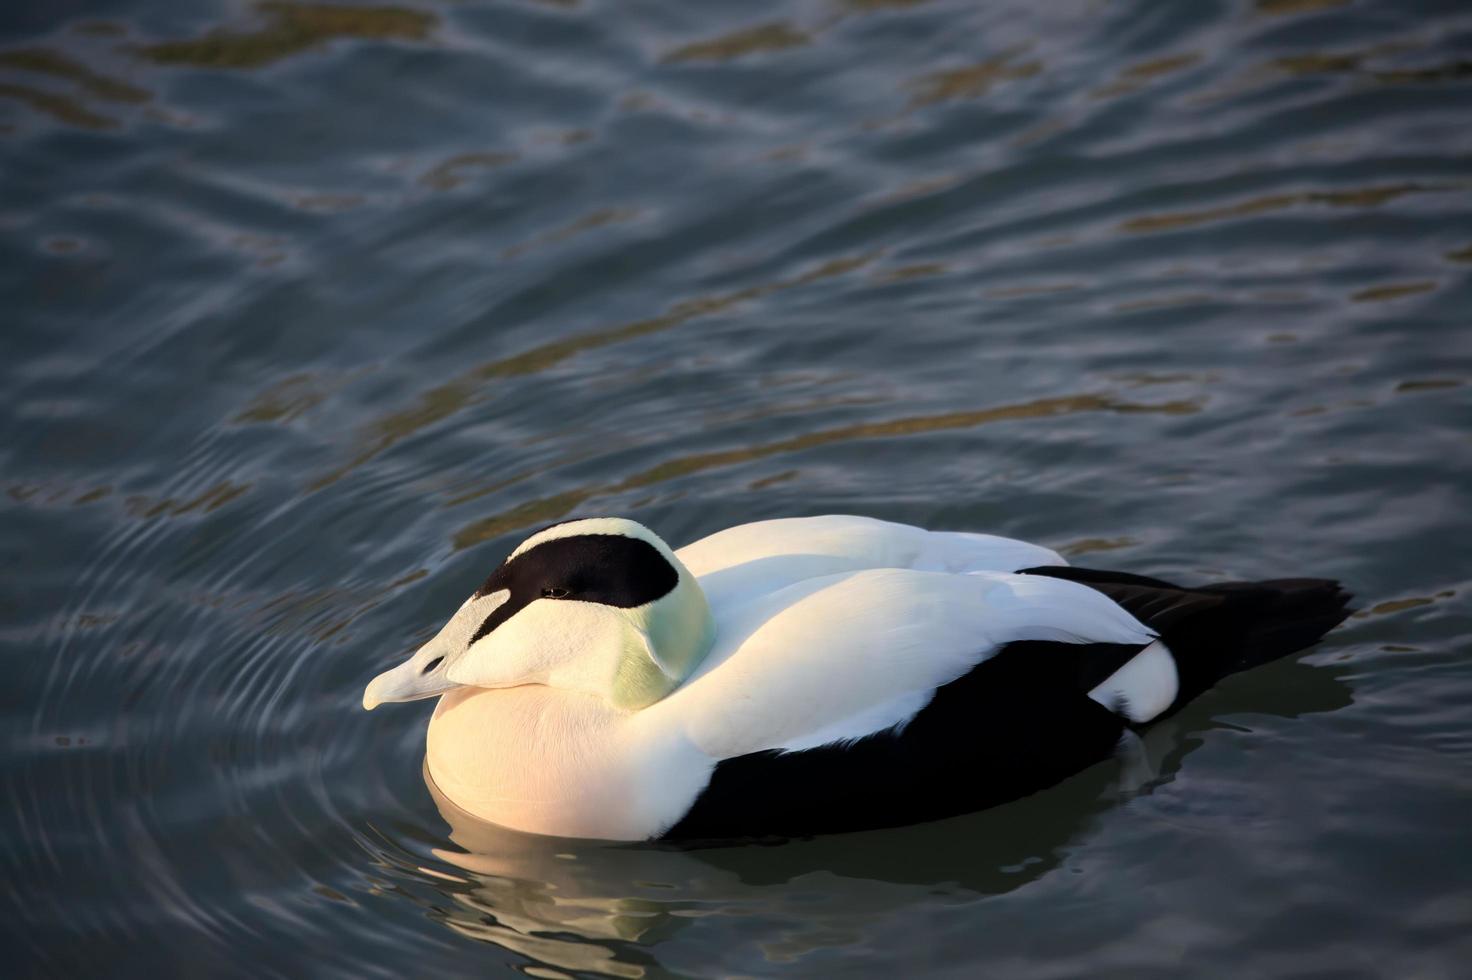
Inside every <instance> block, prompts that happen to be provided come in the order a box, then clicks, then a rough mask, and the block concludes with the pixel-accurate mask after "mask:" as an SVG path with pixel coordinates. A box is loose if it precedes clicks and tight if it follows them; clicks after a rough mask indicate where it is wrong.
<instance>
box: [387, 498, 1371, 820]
mask: <svg viewBox="0 0 1472 980" xmlns="http://www.w3.org/2000/svg"><path fill="white" fill-rule="evenodd" d="M1347 599H1348V596H1347V595H1346V594H1345V593H1344V592H1343V591H1342V590H1341V589H1340V588H1339V586H1338V584H1337V583H1334V582H1330V581H1326V580H1321V579H1284V580H1279V581H1272V582H1260V583H1227V584H1220V585H1211V586H1204V587H1199V588H1180V587H1177V586H1174V585H1171V584H1169V583H1166V582H1162V581H1159V580H1156V579H1150V578H1146V577H1143V576H1138V575H1131V574H1127V573H1121V572H1108V571H1096V570H1091V569H1082V568H1073V567H1070V566H1068V565H1067V564H1066V563H1065V562H1064V561H1063V560H1062V559H1061V558H1060V557H1059V556H1058V555H1057V554H1055V553H1054V552H1052V551H1049V550H1048V549H1046V548H1041V547H1038V546H1035V545H1030V544H1026V543H1023V542H1020V541H1013V540H1009V539H1006V538H999V537H994V536H991V535H983V534H969V533H960V532H932V531H925V530H922V529H920V528H914V527H909V526H906V525H901V524H893V523H889V522H884V521H878V520H873V519H870V518H862V517H843V516H829V517H813V518H794V519H787V520H776V521H762V522H758V523H755V524H746V525H740V526H738V527H734V528H730V529H727V530H725V531H721V532H718V533H716V534H713V535H711V536H710V537H707V538H704V539H702V540H700V541H697V542H695V543H694V544H691V545H688V546H686V547H684V548H681V549H680V550H679V551H672V550H671V549H670V548H669V547H668V546H667V545H665V544H664V542H663V541H661V540H660V539H659V538H658V537H657V536H655V535H654V534H653V533H652V532H650V531H649V530H648V529H647V528H644V527H643V526H641V525H639V524H636V523H634V522H632V521H627V520H622V519H615V518H594V519H587V520H578V521H570V522H566V523H563V524H558V525H554V526H552V527H550V528H547V529H544V530H543V531H540V532H538V533H537V534H535V535H533V536H532V537H531V538H529V539H528V540H527V541H526V542H525V543H524V544H522V545H521V546H520V547H519V548H517V549H516V551H514V552H513V553H512V555H511V556H510V557H509V558H508V559H507V560H506V562H505V563H503V564H502V565H501V566H500V567H499V568H498V569H497V570H496V571H495V572H494V573H493V574H492V575H491V576H490V578H489V579H487V581H486V582H485V584H484V585H483V586H482V587H481V588H480V589H479V590H478V591H477V592H476V593H475V594H474V595H473V596H471V598H470V599H468V600H467V601H466V602H465V604H464V605H463V606H462V607H461V609H460V610H459V612H457V613H456V614H455V616H454V617H453V618H452V619H451V620H450V622H449V623H448V624H447V625H446V626H445V628H444V629H443V630H442V631H441V632H440V634H439V635H438V636H436V637H435V638H434V639H433V640H431V641H430V642H429V643H427V644H426V645H425V646H424V647H423V648H421V650H420V651H419V652H418V653H416V654H415V655H414V656H413V657H412V658H410V660H409V661H408V662H406V663H405V664H403V665H401V666H400V667H398V668H395V669H393V670H391V671H388V672H386V673H385V674H382V675H380V676H379V677H378V678H375V679H374V681H373V682H372V683H371V684H370V685H369V686H368V689H367V691H366V692H365V694H364V705H365V707H369V708H371V707H374V706H375V705H376V704H378V703H380V702H382V701H390V700H411V699H414V698H418V697H428V696H432V695H436V694H444V697H443V698H441V701H440V704H439V706H438V707H437V709H436V711H435V713H434V716H433V719H432V720H431V722H430V728H429V735H428V753H427V769H428V772H429V774H430V777H431V778H432V779H433V780H434V782H435V784H436V787H437V788H438V789H439V790H440V791H441V792H442V793H443V794H444V795H445V796H447V797H448V798H449V799H450V800H452V801H453V802H454V803H456V804H457V805H459V806H460V807H461V808H462V809H464V810H466V811H468V812H469V813H471V814H473V815H475V816H478V817H480V818H482V819H485V820H489V821H491V822H493V823H498V824H502V825H504V826H509V827H512V828H514V829H518V830H524V831H528V832H534V833H542V834H552V835H558V836H569V837H593V838H605V839H617V840H637V839H645V838H654V837H670V838H733V837H748V836H769V835H781V836H793V835H807V834H816V833H826V832H834V831H844V830H857V829H864V828H872V827H882V826H893V825H898V824H904V823H912V822H916V821H920V820H929V819H935V818H939V817H944V816H950V815H953V814H956V813H962V812H966V811H969V810H975V809H980V808H982V807H986V806H991V805H994V804H998V803H1003V802H1006V801H1008V800H1012V799H1016V798H1018V797H1020V796H1024V795H1027V794H1029V793H1032V792H1035V791H1037V790H1040V789H1043V788H1044V787H1047V786H1049V785H1052V784H1053V783H1056V782H1058V781H1060V780H1062V779H1064V778H1066V777H1067V776H1069V775H1072V774H1073V773H1075V772H1078V771H1080V770H1082V769H1084V768H1086V767H1088V766H1089V765H1091V764H1093V763H1094V762H1097V761H1099V760H1101V759H1103V758H1106V757H1108V756H1109V755H1110V754H1111V753H1112V752H1113V751H1114V749H1115V746H1116V745H1117V744H1118V742H1119V740H1120V738H1121V736H1122V735H1123V734H1124V733H1125V731H1126V730H1127V729H1128V728H1131V727H1139V726H1142V725H1147V724H1149V723H1150V722H1152V721H1155V720H1157V719H1159V718H1161V717H1164V716H1166V715H1168V714H1170V713H1171V712H1173V711H1175V710H1176V709H1177V708H1179V707H1180V706H1181V705H1182V704H1184V703H1185V702H1186V701H1188V700H1190V699H1191V698H1192V697H1195V696H1196V695H1197V694H1199V693H1200V692H1201V691H1203V690H1205V689H1206V688H1207V687H1209V686H1210V685H1211V684H1213V683H1215V682H1216V681H1217V680H1219V679H1220V678H1221V677H1224V676H1226V675H1227V674H1230V673H1233V672H1235V671H1239V670H1244V669H1247V668H1249V667H1252V666H1255V665H1257V664H1259V663H1264V662H1266V661H1268V660H1272V659H1274V658H1276V657H1281V656H1284V655H1286V654H1289V653H1292V652H1293V651H1295V650H1298V649H1301V648H1303V647H1305V646H1308V645H1310V644H1312V643H1314V642H1316V641H1317V640H1318V639H1319V638H1320V637H1321V636H1322V635H1323V633H1325V632H1326V631H1327V630H1329V629H1331V628H1332V627H1333V626H1334V625H1336V624H1337V623H1339V622H1340V621H1341V620H1343V619H1344V617H1345V616H1346V615H1347V610H1346V609H1345V603H1346V601H1347Z"/></svg>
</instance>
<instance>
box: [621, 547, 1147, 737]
mask: <svg viewBox="0 0 1472 980" xmlns="http://www.w3.org/2000/svg"><path fill="white" fill-rule="evenodd" d="M718 621H719V623H720V628H719V632H718V634H717V636H716V642H715V646H714V648H713V649H712V650H711V653H710V655H709V656H708V657H707V659H706V663H705V664H704V665H703V666H702V667H701V669H700V670H698V671H696V673H695V674H694V675H693V676H692V677H691V678H690V679H689V680H688V681H686V682H685V684H684V685H682V686H681V687H680V688H679V689H677V690H676V691H675V692H674V693H673V694H671V695H669V696H668V697H666V698H665V699H664V700H663V701H660V702H658V703H656V704H654V705H651V706H650V707H648V708H646V709H644V710H643V711H642V712H640V713H639V714H638V715H637V716H636V717H635V719H634V723H635V724H637V725H639V726H641V727H643V726H648V727H649V728H651V729H657V728H670V727H674V728H678V729H679V730H681V731H683V732H684V733H685V735H686V737H688V738H689V739H690V740H691V741H692V742H693V743H694V744H695V745H696V746H697V747H698V748H699V749H700V750H701V751H702V752H704V753H706V754H708V755H710V756H711V757H713V758H716V759H725V758H731V757H733V756H737V755H744V754H746V753H748V752H757V751H762V750H765V749H799V748H810V747H812V746H814V745H820V744H825V743H826V742H831V741H839V740H843V739H852V738H860V737H862V736H864V735H867V734H870V733H871V732H875V731H880V730H883V729H885V728H889V727H892V726H894V725H898V724H903V723H904V722H906V721H908V720H909V719H910V718H911V717H913V716H914V714H915V712H917V711H918V710H919V709H920V708H921V707H923V706H924V704H925V703H926V702H927V701H928V700H929V698H930V697H931V695H932V693H933V692H934V690H935V689H936V688H937V687H939V686H941V685H942V684H946V683H949V682H950V681H953V680H955V679H956V678H958V677H960V676H961V675H962V674H964V673H966V672H967V671H968V670H970V669H971V668H972V667H974V666H975V665H976V664H978V663H980V662H981V661H983V660H985V659H986V658H988V657H990V656H991V655H993V654H994V653H995V652H996V651H997V650H998V649H1000V648H1001V647H1002V646H1003V645H1004V644H1006V643H1010V642H1012V641H1014V640H1061V641H1064V642H1109V643H1138V644H1141V645H1143V644H1145V643H1148V642H1149V641H1150V640H1151V638H1152V637H1153V636H1154V634H1153V633H1152V632H1151V631H1150V630H1149V629H1147V628H1146V627H1145V626H1144V625H1143V624H1142V623H1140V622H1139V621H1138V620H1136V619H1135V618H1134V617H1133V616H1131V615H1130V614H1129V613H1127V612H1125V611H1124V610H1123V609H1121V608H1120V607H1119V606H1117V605H1116V604H1114V603H1113V602H1111V601H1110V600H1109V599H1107V598H1105V597H1104V596H1103V595H1101V594H1100V593H1098V592H1096V591H1094V590H1093V589H1090V588H1088V587H1087V586H1082V585H1078V584H1077V583H1074V582H1067V581H1063V580H1060V579H1054V578H1047V577H1044V576H1031V575H1009V574H1001V573H994V572H973V573H969V574H965V575H953V574H947V573H944V572H927V571H914V570H908V569H871V570H865V571H859V572H845V573H839V574H837V575H830V576H826V577H823V578H817V579H811V580H808V581H804V582H800V583H798V584H796V585H793V586H789V587H788V588H786V589H782V590H779V591H777V592H775V593H772V594H770V595H767V596H762V597H758V598H754V599H751V600H750V601H748V602H746V603H744V604H739V605H737V606H735V607H733V608H731V609H729V610H727V611H726V613H725V614H724V615H718Z"/></svg>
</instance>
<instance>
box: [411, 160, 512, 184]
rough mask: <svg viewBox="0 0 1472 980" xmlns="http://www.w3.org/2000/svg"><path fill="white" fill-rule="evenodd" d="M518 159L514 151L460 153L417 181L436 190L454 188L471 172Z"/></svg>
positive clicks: (465, 179)
mask: <svg viewBox="0 0 1472 980" xmlns="http://www.w3.org/2000/svg"><path fill="white" fill-rule="evenodd" d="M519 159H520V156H519V155H518V154H515V153H495V152H483V153H460V154H457V155H456V156H453V157H450V159H448V160H445V161H444V162H443V163H439V164H436V165H435V166H434V168H433V169H431V170H429V171H427V172H425V174H424V176H422V177H420V178H419V183H421V184H423V185H424V186H425V187H433V188H434V189H435V190H437V191H449V190H454V189H455V188H456V187H459V186H460V185H461V184H463V183H465V182H466V181H467V180H469V179H470V176H471V173H474V172H476V171H485V170H494V169H496V168H497V167H504V166H506V165H507V164H508V163H515V162H516V161H517V160H519Z"/></svg>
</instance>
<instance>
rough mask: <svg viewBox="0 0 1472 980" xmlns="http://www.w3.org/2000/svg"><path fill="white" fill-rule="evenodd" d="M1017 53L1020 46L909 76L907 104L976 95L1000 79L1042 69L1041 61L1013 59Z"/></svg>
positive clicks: (1014, 78) (984, 92)
mask: <svg viewBox="0 0 1472 980" xmlns="http://www.w3.org/2000/svg"><path fill="white" fill-rule="evenodd" d="M1021 53H1022V49H1014V50H1012V51H1010V52H1007V53H1004V54H1001V55H998V56H997V57H995V58H989V59H987V60H986V61H983V62H980V63H979V64H975V65H970V66H968V67H965V68H952V69H949V70H946V71H937V72H930V73H929V74H925V75H921V76H919V77H918V78H915V79H912V80H911V81H910V82H909V83H908V84H907V86H906V87H907V88H909V89H911V90H912V92H913V95H912V96H911V98H910V106H911V107H912V108H915V107H918V106H925V105H931V104H934V103H937V102H948V101H952V100H955V99H978V98H981V97H982V96H984V95H986V94H987V93H988V92H990V91H991V90H992V88H993V87H994V86H995V85H997V84H998V83H1000V82H1010V81H1017V80H1019V79H1024V78H1031V77H1033V76H1034V75H1036V74H1038V73H1039V72H1041V71H1042V70H1043V63H1042V62H1041V61H1037V60H1035V59H1034V60H1032V61H1022V62H1018V61H1016V60H1015V59H1016V58H1017V56H1018V55H1019V54H1021Z"/></svg>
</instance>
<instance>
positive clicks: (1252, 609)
mask: <svg viewBox="0 0 1472 980" xmlns="http://www.w3.org/2000/svg"><path fill="white" fill-rule="evenodd" d="M1024 574H1028V575H1047V576H1050V577H1052V578H1061V579H1067V580H1069V581H1071V582H1079V583H1081V584H1083V585H1087V586H1089V587H1090V588H1093V589H1097V590H1098V591H1100V592H1102V593H1104V594H1105V595H1107V596H1108V597H1109V598H1111V599H1113V600H1114V601H1115V602H1117V603H1119V604H1120V605H1121V606H1123V607H1124V608H1125V609H1127V610H1129V611H1130V612H1131V613H1133V614H1134V616H1135V617H1136V618H1137V619H1139V620H1140V621H1141V622H1142V623H1144V624H1145V625H1146V626H1149V627H1150V628H1151V629H1153V630H1155V631H1156V632H1158V633H1159V634H1160V638H1161V640H1162V641H1164V643H1165V645H1166V646H1168V647H1169V648H1170V650H1171V653H1172V654H1173V655H1174V656H1175V661H1176V669H1177V671H1178V673H1179V675H1180V681H1181V684H1180V694H1179V695H1178V696H1177V697H1176V700H1175V702H1174V703H1173V704H1172V705H1171V706H1170V708H1169V709H1168V711H1167V714H1168V713H1169V712H1172V711H1175V710H1176V709H1177V708H1179V707H1180V706H1181V705H1183V704H1185V703H1186V702H1187V701H1189V700H1191V699H1192V698H1194V697H1196V695H1198V694H1200V693H1201V692H1202V691H1204V690H1206V689H1207V688H1208V687H1211V686H1212V685H1213V684H1215V683H1216V682H1217V681H1219V680H1221V679H1222V678H1223V677H1225V676H1227V675H1228V674H1235V673H1236V672H1237V671H1239V670H1247V669H1249V668H1251V667H1256V666H1258V665H1259V664H1265V663H1267V662H1268V661H1269V660H1276V659H1278V658H1279V657H1286V656H1287V655H1288V654H1290V653H1294V652H1295V651H1298V650H1302V649H1303V648H1304V647H1307V646H1312V645H1313V644H1314V643H1317V642H1318V641H1319V639H1320V638H1321V637H1323V635H1324V634H1325V633H1327V632H1329V630H1331V629H1333V628H1334V627H1335V626H1338V625H1339V624H1340V623H1342V622H1343V621H1344V620H1345V618H1346V617H1348V616H1349V614H1350V612H1351V610H1350V609H1349V608H1348V607H1347V603H1348V602H1349V600H1350V595H1349V593H1348V592H1346V591H1344V589H1343V588H1342V587H1340V585H1339V583H1338V582H1335V581H1333V580H1332V579H1323V578H1285V579H1273V580H1270V581H1266V582H1223V583H1220V584H1217V585H1203V586H1200V587H1197V588H1189V589H1188V588H1182V587H1180V586H1177V585H1171V584H1170V583H1169V582H1162V581H1160V580H1159V579H1153V578H1146V577H1145V576H1143V575H1131V574H1129V573H1128V572H1106V571H1100V570H1097V569H1092V568H1071V567H1068V566H1052V565H1046V566H1040V567H1038V568H1028V569H1025V570H1024Z"/></svg>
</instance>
